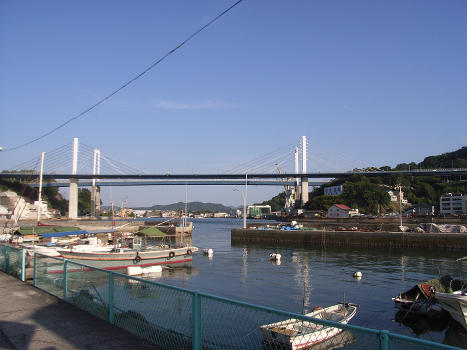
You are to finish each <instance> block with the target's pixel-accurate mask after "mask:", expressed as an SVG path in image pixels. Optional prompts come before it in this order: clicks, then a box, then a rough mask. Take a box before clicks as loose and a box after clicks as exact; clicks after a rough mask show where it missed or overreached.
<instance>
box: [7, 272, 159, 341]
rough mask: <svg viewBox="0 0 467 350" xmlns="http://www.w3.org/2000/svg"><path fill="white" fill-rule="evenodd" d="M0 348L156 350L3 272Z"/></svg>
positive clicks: (123, 331)
mask: <svg viewBox="0 0 467 350" xmlns="http://www.w3.org/2000/svg"><path fill="white" fill-rule="evenodd" d="M0 293H1V297H0V349H2V350H3V349H6V350H10V349H11V350H14V349H21V350H51V349H60V350H75V349H76V350H78V349H80V350H84V349H93V350H94V349H102V350H104V349H117V350H120V349H121V350H123V349H125V350H126V349H138V350H149V349H153V350H154V349H157V347H156V346H155V345H154V344H151V343H149V342H147V341H145V340H142V339H140V338H138V337H136V336H134V335H132V334H130V333H128V332H126V331H125V330H122V329H120V328H118V327H115V326H113V325H111V324H110V323H108V322H105V321H103V320H101V319H99V318H97V317H94V316H93V315H91V314H89V313H87V312H85V311H82V310H80V309H79V308H77V307H75V306H73V305H71V304H68V303H66V302H64V301H63V300H60V299H58V298H56V297H55V296H52V295H50V294H48V293H46V292H44V291H42V290H40V289H37V288H35V287H34V286H32V285H30V284H28V283H24V282H22V281H20V280H18V279H17V278H15V277H12V276H9V275H7V274H5V273H3V272H0Z"/></svg>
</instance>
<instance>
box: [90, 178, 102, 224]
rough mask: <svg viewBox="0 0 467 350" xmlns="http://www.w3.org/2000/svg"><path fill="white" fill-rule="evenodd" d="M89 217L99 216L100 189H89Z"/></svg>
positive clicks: (94, 187)
mask: <svg viewBox="0 0 467 350" xmlns="http://www.w3.org/2000/svg"><path fill="white" fill-rule="evenodd" d="M91 216H92V217H94V218H98V217H100V216H101V188H100V187H99V186H92V187H91Z"/></svg>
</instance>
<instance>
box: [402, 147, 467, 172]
mask: <svg viewBox="0 0 467 350" xmlns="http://www.w3.org/2000/svg"><path fill="white" fill-rule="evenodd" d="M465 167H467V147H462V148H459V149H458V150H457V151H453V152H447V153H443V154H440V155H437V156H429V157H426V158H425V159H424V160H423V161H422V162H420V163H414V162H412V163H410V164H407V163H401V164H398V165H397V166H396V167H395V168H394V170H406V169H409V168H412V169H415V168H422V169H423V168H425V169H427V168H428V169H436V168H465Z"/></svg>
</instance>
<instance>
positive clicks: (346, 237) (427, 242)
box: [231, 228, 467, 252]
mask: <svg viewBox="0 0 467 350" xmlns="http://www.w3.org/2000/svg"><path fill="white" fill-rule="evenodd" d="M231 242H232V243H268V244H294V245H297V246H300V247H323V246H329V247H331V246H333V247H361V248H424V249H435V250H462V251H464V252H465V247H467V234H466V233H416V232H408V233H403V232H384V231H380V232H376V231H374V232H361V231H326V230H288V231H285V230H278V229H272V230H257V229H252V228H248V229H242V228H236V229H232V231H231Z"/></svg>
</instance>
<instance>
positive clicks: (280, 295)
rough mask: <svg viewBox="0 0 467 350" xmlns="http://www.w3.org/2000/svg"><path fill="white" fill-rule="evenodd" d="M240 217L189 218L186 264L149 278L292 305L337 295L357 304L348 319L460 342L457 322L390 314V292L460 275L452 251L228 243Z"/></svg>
mask: <svg viewBox="0 0 467 350" xmlns="http://www.w3.org/2000/svg"><path fill="white" fill-rule="evenodd" d="M241 225H242V220H241V219H239V220H237V219H197V220H196V219H195V220H194V230H193V235H192V238H191V239H192V243H193V245H195V246H197V247H198V248H200V253H198V254H195V255H194V256H193V261H192V263H191V267H169V268H166V269H164V271H163V273H162V274H161V275H157V276H155V277H153V280H154V281H158V282H163V283H166V284H169V285H173V286H178V287H182V288H186V289H190V290H198V291H201V292H205V293H209V294H213V295H217V296H221V297H227V298H231V299H236V300H240V301H245V302H248V303H253V304H257V305H264V306H268V307H273V308H277V309H281V310H285V311H290V312H295V313H302V312H311V310H312V309H313V307H315V306H322V307H326V306H330V305H333V304H336V303H337V302H339V301H344V300H345V301H346V302H352V303H356V304H359V305H360V308H359V310H358V313H357V315H356V316H355V317H354V318H353V319H352V322H351V323H352V324H354V325H359V326H364V327H369V328H374V329H386V330H389V331H391V332H394V333H398V334H403V335H408V336H413V337H420V338H423V339H427V340H431V341H436V342H440V343H445V344H449V345H454V346H459V347H465V346H466V335H465V332H464V331H463V330H462V328H461V327H457V324H454V323H452V322H451V323H448V324H446V323H443V324H439V323H438V324H437V323H436V322H433V323H430V324H428V323H427V322H426V320H424V319H421V320H417V319H416V320H413V319H412V318H409V317H404V316H405V315H401V314H396V312H397V309H396V308H395V307H394V302H393V301H392V300H391V298H392V297H394V296H396V295H397V294H398V293H400V292H403V291H405V290H407V289H409V288H411V287H412V286H414V285H415V284H417V283H420V282H422V281H426V280H429V279H432V278H436V277H439V276H442V275H446V274H449V275H451V276H452V277H453V278H460V279H464V280H465V279H466V277H467V264H466V263H465V261H464V262H457V261H456V259H458V258H460V256H459V255H458V253H453V252H440V251H429V250H414V249H408V250H400V249H395V250H391V249H384V250H376V249H371V250H366V249H364V250H362V249H358V248H331V247H326V246H325V245H323V246H322V247H320V248H303V247H292V246H280V245H279V246H276V245H251V244H248V245H245V244H238V245H237V244H233V245H232V244H231V242H230V230H231V229H232V228H234V227H241ZM188 239H189V238H188ZM203 248H211V249H213V251H214V254H213V256H212V257H208V256H203V255H202V253H201V251H202V249H203ZM271 253H279V254H281V256H282V258H281V262H280V264H277V263H273V262H271V261H270V260H269V254H271ZM356 271H361V272H362V274H363V277H362V278H361V279H356V278H354V277H353V273H354V272H356ZM400 321H403V322H402V323H401V322H400Z"/></svg>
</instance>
